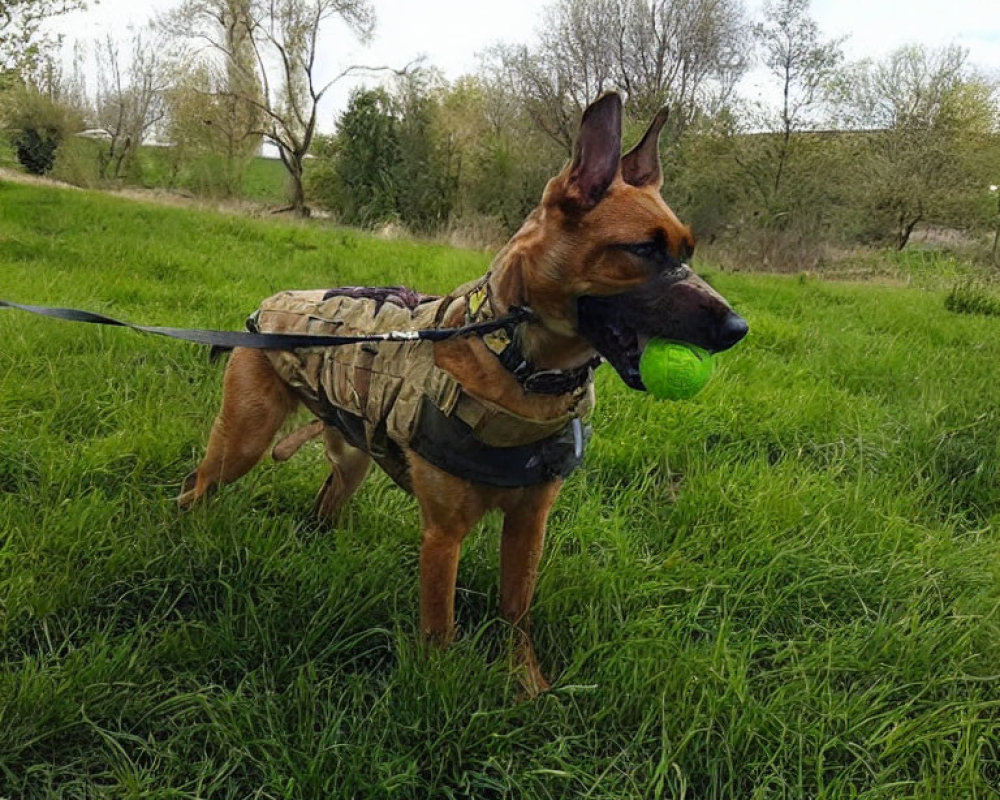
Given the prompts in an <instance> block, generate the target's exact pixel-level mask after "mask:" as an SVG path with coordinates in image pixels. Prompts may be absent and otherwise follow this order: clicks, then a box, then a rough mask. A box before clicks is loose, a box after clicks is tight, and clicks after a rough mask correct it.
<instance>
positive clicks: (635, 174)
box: [622, 108, 670, 189]
mask: <svg viewBox="0 0 1000 800" xmlns="http://www.w3.org/2000/svg"><path fill="white" fill-rule="evenodd" d="M669 114H670V109H667V108H661V109H660V110H659V111H657V112H656V116H655V117H653V121H652V122H651V123H649V127H648V128H647V129H646V132H645V133H644V134H643V135H642V139H640V140H639V144H637V145H636V146H635V147H633V148H632V149H631V150H629V151H628V152H627V153H626V154H625V155H623V156H622V179H623V180H624V181H625V183H627V184H630V185H631V186H655V187H656V188H657V189H659V188H660V186H662V185H663V170H662V169H661V168H660V147H659V144H660V131H662V130H663V126H664V125H665V124H666V122H667V117H668V116H669Z"/></svg>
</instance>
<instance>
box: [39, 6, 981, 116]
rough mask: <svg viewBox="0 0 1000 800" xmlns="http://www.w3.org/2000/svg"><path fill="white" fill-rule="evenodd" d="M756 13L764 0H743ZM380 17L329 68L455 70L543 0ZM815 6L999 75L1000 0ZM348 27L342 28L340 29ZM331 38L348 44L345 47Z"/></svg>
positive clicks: (93, 18) (92, 24) (381, 11)
mask: <svg viewBox="0 0 1000 800" xmlns="http://www.w3.org/2000/svg"><path fill="white" fill-rule="evenodd" d="M745 2H746V5H747V8H748V10H749V11H750V12H751V13H756V11H757V10H758V9H759V7H760V5H761V0H745ZM177 4H178V0H100V2H99V3H98V4H96V5H93V4H92V7H91V8H90V10H88V11H85V12H77V13H75V14H73V15H70V16H68V17H66V18H64V19H62V20H60V21H59V25H58V28H59V30H61V31H62V32H64V33H65V34H66V35H67V39H73V38H78V39H84V40H92V39H97V38H100V37H103V36H104V35H105V33H107V32H112V33H120V34H121V35H123V36H125V35H127V34H128V26H129V25H130V24H132V25H142V24H143V23H145V22H146V21H147V20H148V19H149V18H151V17H152V16H153V15H154V14H155V13H156V12H158V11H162V10H165V9H168V8H170V7H172V6H175V5H177ZM374 5H375V9H376V13H377V16H378V25H377V27H376V31H375V36H374V38H373V40H372V42H371V43H370V45H369V46H367V47H362V46H360V45H358V44H357V43H354V42H350V41H349V37H347V36H344V35H339V36H336V35H334V36H331V37H330V41H331V50H329V51H328V53H327V57H328V59H329V63H328V65H325V67H326V69H327V71H326V74H328V75H332V74H335V73H336V72H337V71H339V69H342V68H343V67H344V66H346V65H348V64H352V63H365V64H388V65H392V66H402V65H404V64H406V63H408V62H410V61H412V60H413V59H414V58H416V57H418V56H421V55H423V56H425V57H426V63H428V64H430V65H433V66H435V67H438V68H439V69H441V70H442V71H443V72H444V74H445V76H446V77H448V78H455V77H458V76H459V75H462V74H464V73H468V72H472V71H474V70H475V69H476V67H477V66H478V63H479V62H478V56H479V54H480V53H481V52H482V51H483V50H484V49H485V48H486V47H488V46H489V45H490V44H492V43H494V42H497V41H509V42H512V41H519V42H527V41H530V40H532V38H533V35H534V31H535V29H536V27H537V26H538V24H539V22H540V16H541V11H540V10H541V8H542V7H544V6H545V5H547V3H545V2H538V0H500V1H499V2H484V0H374ZM812 14H813V17H814V18H815V19H816V21H817V22H818V24H819V26H820V30H821V31H822V32H823V34H824V35H825V36H827V37H835V36H847V37H848V38H847V40H846V42H845V44H844V50H845V52H846V55H847V57H848V59H850V60H854V59H857V58H862V57H866V56H872V57H878V56H881V55H884V54H886V53H888V52H890V51H891V50H893V49H894V48H896V47H898V46H900V45H901V44H906V43H911V42H922V43H925V44H928V45H931V46H940V45H945V44H950V43H957V44H959V45H961V46H963V47H966V48H968V50H969V51H970V56H971V60H972V61H973V63H975V64H977V65H979V66H980V67H982V68H983V69H985V70H987V71H989V72H990V73H992V74H994V75H997V76H1000V0H812ZM339 33H341V34H342V32H339ZM333 48H343V50H342V51H340V50H335V49H333ZM349 89H350V84H346V83H345V85H343V86H338V87H337V90H336V91H332V92H331V97H330V101H329V102H328V103H326V104H325V107H324V109H323V115H322V116H323V118H322V119H321V128H322V129H324V130H331V129H332V127H333V118H334V116H335V115H336V114H337V113H338V112H339V111H341V110H342V109H343V106H344V103H345V100H346V97H347V92H348V91H349Z"/></svg>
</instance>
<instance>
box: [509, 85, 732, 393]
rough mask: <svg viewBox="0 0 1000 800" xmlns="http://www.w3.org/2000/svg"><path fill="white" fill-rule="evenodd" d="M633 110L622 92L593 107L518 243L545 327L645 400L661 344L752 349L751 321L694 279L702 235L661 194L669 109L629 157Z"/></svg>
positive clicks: (528, 292) (524, 278)
mask: <svg viewBox="0 0 1000 800" xmlns="http://www.w3.org/2000/svg"><path fill="white" fill-rule="evenodd" d="M621 112H622V104H621V99H620V98H619V97H618V95H617V94H606V95H603V96H602V97H600V98H599V99H598V100H596V101H595V102H594V103H592V104H591V105H590V106H589V107H588V108H587V110H586V111H585V112H584V114H583V119H582V120H581V122H580V131H579V135H578V136H577V140H576V145H575V148H574V154H573V159H572V161H571V162H570V163H569V165H567V167H566V168H565V169H564V170H563V171H562V172H561V173H559V174H558V175H556V176H555V177H554V178H552V179H551V180H550V181H549V183H548V185H547V186H546V188H545V192H544V194H543V196H542V203H541V205H540V206H539V208H538V209H536V211H535V212H534V213H533V214H532V216H531V217H529V219H528V221H527V222H526V223H525V225H524V227H523V228H522V229H521V231H519V232H518V234H517V235H516V236H515V239H514V241H515V242H518V245H519V246H518V247H517V251H518V252H519V253H520V254H521V255H522V257H523V258H525V259H526V262H527V263H525V264H524V266H525V267H527V268H524V269H521V270H520V276H519V277H520V281H521V283H522V285H521V293H522V295H523V297H524V300H525V301H526V302H527V303H528V304H529V305H530V306H531V308H532V310H533V311H534V312H535V313H536V314H537V315H538V317H539V318H540V319H541V321H542V323H543V324H544V325H545V327H546V328H548V329H549V330H551V331H553V332H554V333H559V334H562V335H563V336H578V337H582V338H583V339H585V340H586V341H587V342H589V343H590V345H591V346H592V347H593V348H594V349H596V350H597V352H598V353H600V354H601V355H602V356H603V357H604V358H605V359H606V360H607V361H609V362H610V363H611V365H612V366H613V367H614V368H615V369H616V370H617V371H618V374H619V375H620V376H621V377H622V380H624V381H625V383H626V384H628V385H629V386H631V387H632V388H634V389H640V390H641V389H644V388H645V387H644V386H643V384H642V380H641V378H640V377H639V356H640V354H641V352H642V348H643V347H644V346H645V344H646V342H647V341H649V339H651V338H654V337H661V338H665V339H673V340H677V341H682V342H688V343H690V344H694V345H698V346H699V347H703V348H705V349H706V350H709V351H712V352H717V351H720V350H725V349H727V348H729V347H732V346H733V345H734V344H736V343H737V342H738V341H739V340H740V339H742V338H743V337H744V336H745V335H746V332H747V323H746V321H745V320H744V319H743V318H742V317H741V316H739V315H738V314H736V313H735V312H734V311H733V310H732V308H730V306H729V304H728V303H727V302H726V301H725V299H724V298H723V297H722V296H721V295H719V294H718V293H717V292H716V291H715V290H713V289H712V288H711V287H710V286H709V285H708V284H707V283H705V281H703V280H702V279H701V278H699V277H698V276H697V275H695V274H694V273H693V272H692V270H691V268H690V266H689V265H688V264H689V260H690V258H691V254H692V253H693V251H694V246H695V241H694V237H693V236H692V234H691V231H690V230H689V229H688V227H687V226H686V225H684V224H682V223H681V222H680V220H678V219H677V217H676V215H675V214H674V212H673V211H671V210H670V208H669V207H668V206H667V204H666V203H665V202H664V201H663V198H662V197H661V195H660V186H661V185H662V183H663V176H662V171H661V168H660V158H659V151H658V139H659V134H660V130H661V129H662V127H663V124H664V122H666V118H667V114H666V111H665V110H663V111H661V112H660V113H659V114H657V116H656V118H655V119H654V120H653V122H652V124H651V125H650V126H649V129H648V130H647V131H646V133H645V135H644V136H643V137H642V140H641V141H640V142H639V144H637V145H636V146H635V148H633V149H632V150H631V151H629V152H628V153H626V154H625V155H624V156H623V155H622V154H621ZM528 264H530V267H528Z"/></svg>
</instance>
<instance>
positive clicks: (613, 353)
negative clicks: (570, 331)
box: [577, 295, 652, 391]
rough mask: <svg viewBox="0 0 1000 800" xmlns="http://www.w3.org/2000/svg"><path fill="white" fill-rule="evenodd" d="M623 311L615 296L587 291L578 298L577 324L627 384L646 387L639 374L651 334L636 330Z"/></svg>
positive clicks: (640, 387)
mask: <svg viewBox="0 0 1000 800" xmlns="http://www.w3.org/2000/svg"><path fill="white" fill-rule="evenodd" d="M623 312H624V308H623V307H622V304H621V303H619V302H617V301H616V298H613V297H591V296H588V295H585V296H583V297H580V298H578V300H577V328H578V329H579V331H580V334H581V335H582V336H583V337H584V338H585V339H586V340H587V341H589V342H590V343H591V345H593V347H594V349H595V350H597V352H598V353H599V354H600V355H601V357H602V358H604V360H605V361H607V362H608V363H609V364H611V366H612V367H614V368H615V371H616V372H617V373H618V375H619V376H620V377H621V379H622V380H623V381H624V382H625V384H626V385H627V386H629V387H630V388H632V389H638V390H639V391H645V389H646V387H645V386H644V385H643V383H642V378H640V377H639V358H640V357H641V356H642V350H643V348H644V347H645V346H646V343H647V342H648V341H649V340H650V339H651V338H652V336H651V334H649V333H640V332H639V331H638V330H636V329H635V328H634V327H633V326H632V325H630V324H629V323H628V321H627V320H626V317H625V314H624V313H623Z"/></svg>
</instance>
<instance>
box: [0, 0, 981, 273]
mask: <svg viewBox="0 0 1000 800" xmlns="http://www.w3.org/2000/svg"><path fill="white" fill-rule="evenodd" d="M18 3H23V4H25V5H26V6H31V7H32V8H33V9H34V13H35V17H34V20H35V30H34V34H33V35H34V36H35V40H36V41H37V40H38V37H39V36H40V35H41V34H40V33H39V30H41V28H40V27H39V25H38V24H37V22H38V20H39V19H41V18H42V17H44V13H43V12H44V11H45V8H44V7H46V6H48V11H49V12H50V13H55V12H57V11H60V10H66V9H67V8H69V7H72V6H78V5H80V3H78V2H73V3H66V2H61V3H60V2H56V0H30V2H29V0H17V2H15V3H14V4H13V5H14V6H15V7H16V6H17V5H18ZM541 20H542V22H541V27H540V29H539V31H538V36H537V43H536V44H535V45H532V46H528V45H524V44H521V43H498V44H497V45H496V46H495V47H493V48H491V50H490V51H489V52H488V53H486V54H484V57H483V59H482V64H481V67H480V69H479V70H478V71H477V73H476V74H474V75H469V76H465V77H463V78H461V79H458V80H456V81H451V82H449V81H446V80H444V79H443V78H442V77H441V76H440V75H439V74H438V73H437V72H436V71H435V70H434V69H433V67H431V66H429V65H426V64H411V65H405V66H404V65H393V68H392V69H388V68H378V69H371V68H362V67H348V68H347V69H345V70H344V71H343V72H342V73H340V74H339V75H321V74H319V72H318V68H317V67H316V64H317V59H316V58H315V56H316V53H317V50H318V48H323V49H326V50H329V49H331V46H333V45H335V44H336V43H337V42H338V41H341V40H342V39H343V37H345V36H353V37H357V38H359V39H361V40H364V39H366V38H367V37H369V36H371V35H373V32H374V31H375V15H374V8H373V7H372V5H371V4H370V3H369V2H368V1H367V0H266V2H265V0H184V2H183V3H181V4H180V5H179V6H178V8H176V9H175V10H174V11H173V12H172V13H169V14H166V15H164V16H162V17H161V18H159V19H158V20H156V22H155V23H154V24H153V25H152V26H151V27H150V29H149V30H148V31H144V32H143V33H141V34H137V35H136V36H135V37H134V38H133V40H132V41H131V42H130V43H129V48H128V49H129V52H128V53H127V54H125V55H123V54H122V53H121V45H120V44H119V43H117V42H115V41H114V40H112V39H108V40H106V41H104V42H103V43H101V44H100V45H99V46H98V47H97V48H96V53H97V57H98V58H99V60H100V74H101V79H100V81H99V85H98V86H97V87H95V89H94V90H93V91H90V92H88V90H87V88H86V81H84V79H83V78H82V75H83V69H82V67H81V64H80V62H78V63H77V64H76V65H75V66H74V68H73V69H71V70H70V69H65V68H59V67H58V66H56V65H53V64H52V63H50V62H47V61H46V60H45V59H44V58H41V57H40V52H41V51H42V49H43V48H38V47H37V46H35V47H34V49H32V45H31V44H30V42H31V35H27V34H25V33H24V30H22V31H21V35H20V38H17V37H14V36H9V35H4V36H2V37H0V50H2V49H3V47H8V49H10V48H11V47H12V46H13V45H11V42H14V41H15V40H16V47H18V48H21V51H20V52H21V55H22V57H21V58H20V59H18V58H16V57H15V56H16V55H17V53H14V54H13V55H11V54H10V53H8V54H7V57H6V58H5V60H4V62H3V67H4V73H3V74H4V75H6V80H5V82H4V86H5V89H4V90H3V91H2V94H0V96H2V97H3V101H2V108H0V111H2V113H3V119H4V125H5V127H6V129H7V131H8V133H9V135H10V139H11V142H12V144H13V146H14V147H15V148H16V150H17V153H18V158H19V159H20V160H21V162H22V163H23V164H24V166H25V168H27V169H29V170H32V171H36V172H47V171H49V170H53V169H55V170H56V171H57V173H60V174H61V176H62V177H65V178H68V179H71V180H73V179H76V180H78V181H79V180H83V179H84V178H85V177H87V178H88V179H91V180H93V179H94V174H95V172H96V176H97V179H99V180H104V181H116V180H118V181H121V180H128V179H133V180H134V179H137V178H138V177H140V176H139V175H138V174H137V173H138V172H139V171H140V170H141V169H142V164H143V160H142V159H141V158H139V157H138V154H139V152H140V151H139V148H140V145H141V144H142V143H143V142H144V141H147V140H148V139H149V138H150V137H151V136H153V135H155V137H156V138H157V139H159V140H160V141H161V142H164V143H168V144H169V147H165V148H162V154H161V155H160V157H159V160H158V163H159V165H160V166H159V175H158V177H159V180H160V181H161V182H162V183H164V184H166V185H169V186H185V187H187V188H188V189H189V190H194V191H198V192H204V193H211V194H219V195H233V194H239V192H240V191H241V186H242V181H243V175H244V173H245V171H246V169H247V167H248V165H249V164H250V163H251V161H252V159H253V158H254V156H255V154H256V153H257V152H259V148H260V145H261V142H262V141H269V142H271V143H273V144H274V145H275V146H276V147H277V148H278V151H279V154H280V157H281V161H282V163H283V165H284V168H285V170H286V173H287V177H288V185H289V196H288V201H289V208H290V209H292V210H294V211H296V212H297V213H301V214H308V213H309V209H310V207H317V206H320V207H322V208H323V209H324V210H326V211H327V212H329V213H330V214H331V215H332V216H333V217H334V218H335V219H337V220H338V221H339V222H341V223H343V224H348V225H357V226H365V227H375V226H382V225H385V224H387V223H391V224H394V225H397V226H400V227H402V228H405V229H408V230H410V231H413V232H418V233H439V232H442V231H446V232H450V233H453V234H457V235H464V236H465V237H466V238H467V239H469V240H470V241H477V242H487V241H489V242H494V241H497V240H500V239H501V238H502V237H503V236H505V235H507V234H509V233H510V232H512V231H513V230H514V229H516V227H517V226H518V225H519V224H520V222H521V220H523V218H524V216H525V214H526V213H527V212H528V211H529V210H530V209H531V208H533V207H534V206H535V204H536V203H537V201H538V198H539V197H540V195H541V191H542V188H543V187H544V184H545V181H546V179H547V178H548V177H549V176H551V175H552V174H553V173H554V172H555V171H556V170H558V169H559V167H560V166H561V165H562V164H563V163H564V162H565V160H566V159H567V157H568V155H569V153H570V148H571V144H572V135H573V132H574V130H575V127H576V124H577V120H578V118H579V114H580V113H581V111H582V109H583V108H584V107H585V106H586V104H587V103H588V102H589V101H590V100H592V99H593V98H594V97H596V96H597V95H598V94H599V93H600V92H601V91H605V90H608V89H617V90H619V91H622V92H623V93H624V94H625V95H626V97H627V106H626V110H627V113H628V115H629V122H628V125H627V134H626V139H627V140H632V139H634V138H635V137H636V136H637V135H638V132H639V130H640V128H641V127H642V126H644V125H645V123H646V122H647V121H648V120H649V118H650V117H651V116H652V115H653V114H654V113H655V112H656V110H657V109H659V108H660V107H662V106H668V107H669V108H670V117H669V122H668V134H667V135H666V136H664V137H663V139H664V144H663V148H664V152H663V159H664V165H665V172H666V183H665V187H664V194H665V196H666V197H667V199H668V201H669V202H670V203H671V205H672V206H673V207H674V208H675V210H676V211H677V212H678V213H679V214H680V215H681V216H682V217H683V218H685V219H687V220H689V221H691V223H692V224H693V226H694V228H695V230H696V233H697V234H698V236H699V238H700V239H701V240H702V241H710V242H714V243H715V244H716V246H717V247H718V248H719V250H720V252H722V253H724V252H725V251H727V250H728V251H729V252H730V253H731V254H732V257H733V260H737V261H740V262H741V263H743V264H744V265H745V266H748V267H754V266H760V267H766V268H771V269H775V268H786V267H788V268H797V269H798V268H808V267H812V266H814V265H815V264H816V263H818V262H819V261H820V260H822V259H823V258H824V257H825V254H826V253H828V252H829V251H830V250H831V249H834V248H838V247H849V246H854V245H858V244H874V245H879V246H893V247H897V248H902V247H905V246H906V244H907V243H908V242H909V241H910V239H911V235H912V234H913V232H914V231H915V230H917V229H919V228H924V229H927V228H932V229H941V230H947V231H948V232H949V235H952V236H954V235H962V236H964V237H966V238H967V239H968V240H969V241H970V242H973V243H976V242H978V243H979V249H980V251H981V255H982V256H983V258H990V257H991V255H992V257H993V258H994V259H995V258H996V256H997V254H996V248H995V246H994V247H993V248H992V253H991V247H990V245H991V243H993V242H995V239H994V238H992V237H989V236H988V232H990V231H995V230H997V229H1000V228H998V226H1000V192H998V191H996V190H995V189H994V190H993V191H992V192H991V189H990V187H991V186H995V185H997V184H1000V104H998V92H997V82H996V78H995V76H994V77H991V76H988V75H986V74H984V73H983V72H982V71H980V70H978V69H977V68H976V66H975V65H974V64H972V63H970V61H969V59H968V54H967V52H966V51H964V50H963V49H961V48H959V47H957V46H953V45H948V46H943V47H940V48H936V49H935V48H928V47H923V46H908V47H903V48H901V49H899V50H897V51H896V52H893V53H891V54H890V55H888V56H886V57H885V58H882V59H880V60H865V61H861V62H855V63H848V62H846V61H845V58H844V55H843V45H844V42H843V41H842V40H835V39H829V38H827V37H825V36H824V35H823V34H822V32H821V31H819V30H818V28H817V25H816V23H815V21H814V20H813V19H812V17H811V15H810V13H809V3H808V0H769V2H767V3H765V5H764V6H763V8H762V11H761V16H760V19H757V20H752V19H747V17H746V15H745V12H744V10H743V7H742V4H741V3H740V2H738V0H556V2H553V3H552V4H550V5H549V6H547V7H545V8H544V10H543V13H542V16H541ZM22 27H23V26H22ZM28 33H29V34H31V32H30V31H29V32H28ZM25 36H27V38H25ZM25 42H29V43H28V44H25ZM92 52H95V51H94V50H93V49H92ZM81 58H82V56H81ZM356 74H367V75H368V76H369V78H370V80H369V81H368V83H369V86H368V87H367V88H361V89H358V90H356V91H354V92H353V94H351V96H350V99H349V101H348V103H347V107H346V108H344V109H343V110H342V111H340V112H339V113H338V114H337V116H336V118H335V119H334V120H320V119H319V104H320V102H321V100H322V98H323V97H324V96H325V94H326V92H327V91H328V90H329V88H330V86H331V85H333V84H334V83H335V82H336V80H338V79H341V78H345V77H348V76H350V75H356ZM751 77H752V78H753V80H752V81H751V80H749V78H751ZM748 86H754V87H755V88H754V89H748V88H747V87H748ZM331 122H332V123H333V126H334V127H333V129H334V133H333V134H330V135H326V134H321V133H319V132H318V131H319V130H321V129H322V128H329V127H330V123H331ZM321 123H324V124H321ZM83 128H91V129H96V130H95V132H94V133H93V134H92V135H93V136H94V137H95V138H93V139H91V140H89V141H88V142H87V144H86V145H85V146H84V145H81V144H80V143H79V142H72V143H71V144H70V145H67V144H65V143H66V142H70V141H71V137H69V135H68V134H70V133H75V132H78V131H79V130H81V129H83ZM81 153H82V155H81ZM60 162H62V165H60ZM81 163H83V164H84V166H81ZM88 165H89V166H88ZM85 167H86V168H85ZM748 262H749V263H748Z"/></svg>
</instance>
